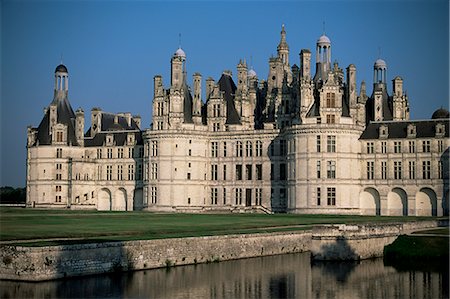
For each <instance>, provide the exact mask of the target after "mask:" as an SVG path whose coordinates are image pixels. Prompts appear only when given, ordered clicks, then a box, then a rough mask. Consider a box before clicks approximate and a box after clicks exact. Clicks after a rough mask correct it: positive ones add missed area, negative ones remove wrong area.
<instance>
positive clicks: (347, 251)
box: [311, 220, 448, 260]
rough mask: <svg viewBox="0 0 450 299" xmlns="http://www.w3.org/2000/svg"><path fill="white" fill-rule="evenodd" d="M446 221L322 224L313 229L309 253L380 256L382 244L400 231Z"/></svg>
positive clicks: (341, 256) (317, 255) (350, 257)
mask: <svg viewBox="0 0 450 299" xmlns="http://www.w3.org/2000/svg"><path fill="white" fill-rule="evenodd" d="M447 225H448V220H445V221H439V220H430V221H420V222H419V221H418V222H408V223H388V224H363V225H345V224H341V225H323V226H316V227H314V228H313V230H312V241H311V256H312V258H313V259H316V260H360V259H368V258H373V257H381V256H383V250H384V246H386V245H388V244H391V243H392V242H394V241H395V239H397V237H398V236H399V235H401V234H406V233H410V232H412V231H415V230H420V229H426V228H432V227H438V226H447Z"/></svg>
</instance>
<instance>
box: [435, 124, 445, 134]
mask: <svg viewBox="0 0 450 299" xmlns="http://www.w3.org/2000/svg"><path fill="white" fill-rule="evenodd" d="M435 130H436V137H443V136H444V134H445V126H444V124H442V123H438V124H436V128H435Z"/></svg>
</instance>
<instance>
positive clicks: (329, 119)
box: [327, 114, 336, 124]
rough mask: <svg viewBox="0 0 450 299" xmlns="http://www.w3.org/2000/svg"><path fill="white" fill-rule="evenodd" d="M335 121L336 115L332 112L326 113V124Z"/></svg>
mask: <svg viewBox="0 0 450 299" xmlns="http://www.w3.org/2000/svg"><path fill="white" fill-rule="evenodd" d="M335 122H336V117H335V115H334V114H327V124H334V123H335Z"/></svg>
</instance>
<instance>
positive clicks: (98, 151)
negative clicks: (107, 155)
mask: <svg viewBox="0 0 450 299" xmlns="http://www.w3.org/2000/svg"><path fill="white" fill-rule="evenodd" d="M101 158H102V149H101V148H98V149H97V159H101Z"/></svg>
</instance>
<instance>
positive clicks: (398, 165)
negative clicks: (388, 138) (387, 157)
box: [394, 161, 402, 180]
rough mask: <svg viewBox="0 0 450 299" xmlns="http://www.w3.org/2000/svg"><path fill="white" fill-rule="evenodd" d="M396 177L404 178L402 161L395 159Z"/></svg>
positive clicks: (396, 178)
mask: <svg viewBox="0 0 450 299" xmlns="http://www.w3.org/2000/svg"><path fill="white" fill-rule="evenodd" d="M394 179H395V180H401V179H402V161H394Z"/></svg>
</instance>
